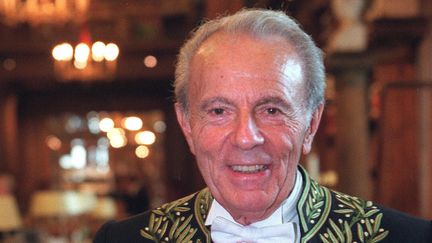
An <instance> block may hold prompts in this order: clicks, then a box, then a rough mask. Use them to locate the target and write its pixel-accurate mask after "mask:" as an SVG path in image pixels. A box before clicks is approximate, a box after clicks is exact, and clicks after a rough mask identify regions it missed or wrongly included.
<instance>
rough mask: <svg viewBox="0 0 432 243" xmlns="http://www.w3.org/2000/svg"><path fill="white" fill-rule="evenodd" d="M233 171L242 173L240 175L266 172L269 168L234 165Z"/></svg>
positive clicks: (264, 166)
mask: <svg viewBox="0 0 432 243" xmlns="http://www.w3.org/2000/svg"><path fill="white" fill-rule="evenodd" d="M231 168H232V170H233V171H234V172H240V173H247V174H252V173H258V172H261V171H264V170H266V169H267V168H268V166H267V165H233V166H231Z"/></svg>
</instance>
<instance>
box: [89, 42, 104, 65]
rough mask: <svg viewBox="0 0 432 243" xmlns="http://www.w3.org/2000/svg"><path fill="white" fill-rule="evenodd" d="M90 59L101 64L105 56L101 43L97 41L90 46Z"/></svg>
mask: <svg viewBox="0 0 432 243" xmlns="http://www.w3.org/2000/svg"><path fill="white" fill-rule="evenodd" d="M91 52H92V59H93V60H94V61H95V62H102V61H103V60H104V58H105V57H104V54H105V44H104V43H103V42H102V41H97V42H95V43H94V44H93V45H92V48H91Z"/></svg>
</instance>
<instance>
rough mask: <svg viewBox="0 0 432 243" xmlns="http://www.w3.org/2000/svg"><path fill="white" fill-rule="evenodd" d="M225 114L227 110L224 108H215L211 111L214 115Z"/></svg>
mask: <svg viewBox="0 0 432 243" xmlns="http://www.w3.org/2000/svg"><path fill="white" fill-rule="evenodd" d="M224 112H225V110H224V109H222V108H214V109H212V110H211V113H213V114H214V115H222V114H223V113H224Z"/></svg>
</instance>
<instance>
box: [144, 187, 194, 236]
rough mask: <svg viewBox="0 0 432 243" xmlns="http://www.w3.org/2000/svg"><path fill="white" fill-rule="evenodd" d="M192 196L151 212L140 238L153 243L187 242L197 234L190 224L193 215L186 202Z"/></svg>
mask: <svg viewBox="0 0 432 243" xmlns="http://www.w3.org/2000/svg"><path fill="white" fill-rule="evenodd" d="M193 196H194V195H190V196H188V197H185V198H182V199H180V200H177V201H175V202H172V203H168V204H165V205H163V206H162V207H160V208H157V209H155V210H152V211H151V213H150V217H149V223H148V226H147V227H145V228H144V229H141V232H140V233H141V236H143V237H145V238H147V239H149V240H152V241H154V242H189V241H190V240H191V239H192V238H193V237H194V235H195V234H196V232H197V229H196V228H193V227H191V224H190V222H191V220H192V217H193V214H192V213H190V211H191V208H190V205H189V202H188V200H190V199H191V198H192V197H193ZM184 215H185V216H184Z"/></svg>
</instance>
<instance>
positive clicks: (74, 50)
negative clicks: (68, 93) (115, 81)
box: [51, 41, 119, 81]
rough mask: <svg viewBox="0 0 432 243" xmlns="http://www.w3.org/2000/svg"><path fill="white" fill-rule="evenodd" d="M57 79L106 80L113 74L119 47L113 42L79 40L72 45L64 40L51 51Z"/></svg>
mask: <svg viewBox="0 0 432 243" xmlns="http://www.w3.org/2000/svg"><path fill="white" fill-rule="evenodd" d="M51 54H52V56H53V58H54V72H55V74H56V76H57V79H59V80H83V81H85V80H107V79H111V78H113V77H114V76H115V72H116V69H117V58H118V55H119V47H118V46H117V45H116V44H115V43H108V44H105V43H103V42H101V41H96V42H94V43H93V44H92V45H89V44H87V43H85V42H81V43H79V44H77V45H76V46H75V47H73V46H72V45H71V44H69V43H67V42H65V43H62V44H58V45H56V46H55V47H54V48H53V49H52V52H51Z"/></svg>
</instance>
